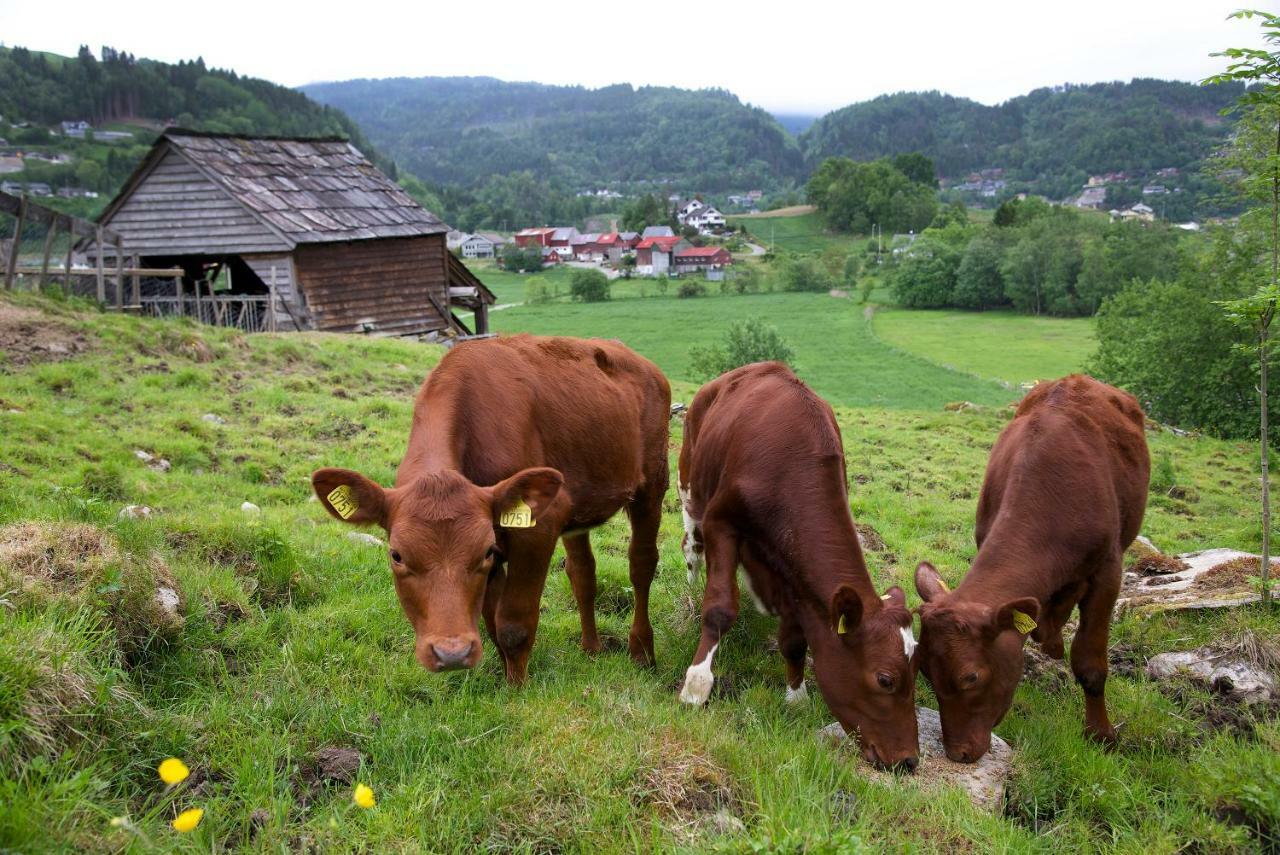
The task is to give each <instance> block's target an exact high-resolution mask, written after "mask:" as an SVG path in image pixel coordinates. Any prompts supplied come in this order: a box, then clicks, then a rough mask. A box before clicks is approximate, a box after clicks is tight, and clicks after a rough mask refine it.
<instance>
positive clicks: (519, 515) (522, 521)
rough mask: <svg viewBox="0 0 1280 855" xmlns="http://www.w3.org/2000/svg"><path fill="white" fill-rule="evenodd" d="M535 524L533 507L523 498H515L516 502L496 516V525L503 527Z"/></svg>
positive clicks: (529, 526)
mask: <svg viewBox="0 0 1280 855" xmlns="http://www.w3.org/2000/svg"><path fill="white" fill-rule="evenodd" d="M537 524H538V522H537V520H535V519H534V518H533V508H531V507H529V505H528V504H527V503H526V502H525V500H524V499H516V503H515V504H514V505H512V506H511V507H510V508H508V509H507V510H505V511H503V512H502V515H501V516H499V517H498V525H500V526H502V527H503V528H533V527H534V526H535V525H537Z"/></svg>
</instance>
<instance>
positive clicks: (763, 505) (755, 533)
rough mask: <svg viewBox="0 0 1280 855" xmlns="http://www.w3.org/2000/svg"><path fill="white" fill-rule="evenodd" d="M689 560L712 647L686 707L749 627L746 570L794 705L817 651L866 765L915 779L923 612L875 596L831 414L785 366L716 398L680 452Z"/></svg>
mask: <svg viewBox="0 0 1280 855" xmlns="http://www.w3.org/2000/svg"><path fill="white" fill-rule="evenodd" d="M680 499H681V502H682V504H683V506H684V520H685V542H684V549H685V558H686V560H687V561H688V564H689V572H690V579H691V581H692V580H693V579H694V578H695V574H696V572H697V568H698V567H699V566H700V565H701V564H702V563H703V558H704V556H705V559H706V560H705V564H706V574H707V579H706V589H705V591H704V593H703V598H702V638H701V641H700V642H699V644H698V650H697V653H696V654H695V655H694V657H693V664H692V665H691V666H690V667H689V670H688V671H687V672H686V674H685V680H684V686H683V687H682V689H681V691H680V699H681V700H682V701H684V702H686V703H690V704H702V703H704V702H706V700H707V698H708V696H709V695H710V694H711V687H712V684H713V683H714V680H715V678H714V676H713V675H712V673H711V663H712V659H713V657H714V656H715V653H716V648H717V647H718V646H719V644H720V639H721V638H722V637H723V636H724V634H725V633H726V632H728V631H729V627H730V625H732V623H733V621H734V620H735V619H736V618H737V615H738V580H737V570H738V567H739V565H741V566H742V567H743V569H744V570H745V577H744V582H745V583H746V585H747V590H748V592H749V593H750V594H751V596H752V598H753V599H754V600H755V602H756V606H757V608H759V609H760V611H762V612H766V613H772V614H775V615H777V616H778V617H779V618H780V621H781V623H780V626H779V629H778V649H779V651H780V652H781V653H782V656H783V659H784V660H785V661H786V671H787V692H786V695H787V700H789V701H790V700H799V699H801V698H803V697H804V696H805V686H804V666H805V650H806V647H811V648H812V649H813V670H814V675H815V676H816V677H817V681H818V689H819V690H820V691H821V692H822V697H823V699H824V700H825V701H826V702H827V706H828V707H829V708H830V709H831V712H832V713H833V714H834V715H835V717H836V718H837V719H839V721H840V724H841V725H843V726H844V728H845V730H846V731H847V732H849V733H857V734H858V735H859V738H860V741H861V745H862V753H863V756H865V757H866V758H867V759H868V760H869V761H871V762H872V763H874V764H876V765H877V766H881V767H885V768H900V769H904V770H906V771H912V770H914V769H915V766H916V762H917V754H918V744H917V734H916V716H915V666H914V665H913V658H912V651H913V649H914V647H915V639H914V638H913V637H912V635H911V613H910V612H909V611H908V610H907V608H906V601H905V596H904V594H903V592H902V589H901V588H896V587H895V588H890V589H889V592H888V593H887V594H885V596H884V597H883V598H881V597H879V596H877V595H876V591H875V588H874V587H873V585H872V582H871V577H870V575H869V574H868V573H867V567H866V564H865V563H864V562H863V559H862V550H861V548H860V547H859V545H858V535H857V531H856V529H855V528H854V524H853V517H852V516H851V515H850V513H849V494H848V490H847V488H846V484H845V465H844V447H843V445H842V444H841V441H840V428H839V427H838V426H837V425H836V420H835V415H834V414H833V413H832V411H831V407H829V406H827V404H826V402H825V401H823V400H822V399H821V398H819V397H818V396H817V395H815V394H814V393H813V392H812V391H811V390H810V389H809V387H807V386H805V385H804V383H802V382H800V380H799V379H798V378H797V377H796V376H795V375H794V374H792V373H791V371H790V370H789V369H788V368H787V367H786V366H785V365H782V364H780V363H777V362H762V363H757V364H755V365H748V366H746V367H744V368H738V369H736V370H734V371H730V372H729V373H727V374H725V375H723V376H721V377H719V378H718V379H716V380H714V381H712V382H711V383H708V384H707V385H706V386H703V387H702V389H701V391H699V392H698V394H697V396H696V397H695V398H694V399H693V404H692V405H691V406H690V408H689V412H688V416H687V418H686V420H685V426H684V445H683V447H682V448H681V449H680Z"/></svg>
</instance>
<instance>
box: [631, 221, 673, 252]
mask: <svg viewBox="0 0 1280 855" xmlns="http://www.w3.org/2000/svg"><path fill="white" fill-rule="evenodd" d="M674 236H675V232H674V231H672V230H671V226H645V229H644V231H643V232H641V233H640V239H641V240H645V239H647V238H655V237H674ZM638 248H639V247H638V246H637V249H638Z"/></svg>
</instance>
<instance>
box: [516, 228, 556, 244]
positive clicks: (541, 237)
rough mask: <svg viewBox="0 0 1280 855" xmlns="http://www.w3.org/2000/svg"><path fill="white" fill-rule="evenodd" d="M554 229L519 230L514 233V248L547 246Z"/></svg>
mask: <svg viewBox="0 0 1280 855" xmlns="http://www.w3.org/2000/svg"><path fill="white" fill-rule="evenodd" d="M554 231H555V229H546V228H544V229H521V230H520V231H518V232H516V237H515V241H516V246H549V245H550V241H551V234H552V232H554Z"/></svg>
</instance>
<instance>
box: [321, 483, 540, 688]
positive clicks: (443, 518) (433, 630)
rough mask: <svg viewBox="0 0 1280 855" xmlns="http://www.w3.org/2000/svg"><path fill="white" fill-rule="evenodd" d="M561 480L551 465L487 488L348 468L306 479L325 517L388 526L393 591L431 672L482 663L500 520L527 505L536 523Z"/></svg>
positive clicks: (499, 559) (497, 567)
mask: <svg viewBox="0 0 1280 855" xmlns="http://www.w3.org/2000/svg"><path fill="white" fill-rule="evenodd" d="M563 483H564V478H563V477H562V476H561V475H560V473H559V472H557V471H556V470H554V469H525V470H524V471H523V472H518V473H516V474H515V475H513V476H511V477H510V478H508V479H507V480H505V481H502V482H500V483H498V484H495V485H494V486H492V487H478V486H476V485H475V484H473V483H471V481H469V480H467V479H466V478H465V477H463V476H462V475H461V474H459V473H458V472H453V471H447V472H434V473H431V474H430V475H424V476H422V477H420V478H418V479H416V480H414V481H412V482H410V483H408V484H405V485H403V486H401V487H396V488H393V489H384V488H382V487H381V486H379V485H378V484H376V483H374V482H373V481H371V480H369V479H368V478H366V477H364V476H363V475H361V474H360V473H358V472H352V471H351V470H349V469H320V470H317V471H316V472H315V473H314V474H313V475H312V476H311V485H312V487H314V488H315V491H316V495H317V496H318V497H319V499H320V503H321V504H323V505H324V507H325V509H326V510H327V511H328V512H329V513H330V514H332V515H333V516H335V517H337V518H338V519H340V520H343V521H344V522H348V523H351V524H353V525H368V524H377V525H380V526H382V527H383V528H384V529H386V531H387V543H388V550H387V551H388V557H389V558H390V561H391V572H392V576H393V578H394V580H395V586H396V596H398V597H399V598H400V606H401V607H402V608H403V609H404V613H405V616H406V617H407V618H409V623H410V624H412V625H413V632H414V635H415V636H416V639H417V642H416V646H415V655H416V656H417V659H418V662H420V663H421V664H422V666H423V667H424V668H426V669H427V670H429V671H447V670H451V669H454V668H474V667H475V666H476V665H477V664H479V662H480V656H481V645H480V635H479V632H478V630H477V623H478V620H479V615H480V605H481V602H482V600H483V599H484V592H485V587H486V586H487V584H488V583H489V580H490V578H491V577H492V576H494V575H495V574H497V573H499V572H501V571H502V566H503V562H504V556H503V555H502V552H501V547H500V544H501V542H502V541H503V540H504V539H503V538H501V537H499V535H498V525H499V519H500V518H501V516H502V515H503V513H504V512H508V511H510V510H511V509H512V508H513V507H516V506H518V505H519V503H520V502H523V503H524V504H526V505H528V507H529V515H530V517H531V519H532V521H533V522H535V523H536V521H537V520H538V518H539V517H541V516H542V515H543V514H544V513H545V512H546V510H547V508H548V507H549V506H550V504H551V503H552V501H553V500H554V499H555V498H556V496H557V495H558V494H559V492H560V487H561V485H562V484H563Z"/></svg>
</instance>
